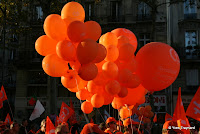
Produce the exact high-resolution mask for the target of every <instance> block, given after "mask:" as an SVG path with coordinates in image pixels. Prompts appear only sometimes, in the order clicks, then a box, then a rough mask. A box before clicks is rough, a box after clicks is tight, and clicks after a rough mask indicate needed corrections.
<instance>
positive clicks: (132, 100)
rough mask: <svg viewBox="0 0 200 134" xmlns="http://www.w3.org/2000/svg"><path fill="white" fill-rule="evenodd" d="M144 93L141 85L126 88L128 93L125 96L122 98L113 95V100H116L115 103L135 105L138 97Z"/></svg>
mask: <svg viewBox="0 0 200 134" xmlns="http://www.w3.org/2000/svg"><path fill="white" fill-rule="evenodd" d="M144 93H145V88H144V87H143V86H142V85H140V86H138V87H137V88H132V89H128V95H127V96H126V97H124V98H118V97H115V98H114V100H115V101H116V103H118V104H120V105H124V104H127V105H128V106H130V105H135V104H136V103H137V102H138V101H139V100H140V98H141V97H143V96H144ZM133 96H134V97H133Z"/></svg>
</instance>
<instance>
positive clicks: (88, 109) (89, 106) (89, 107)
mask: <svg viewBox="0 0 200 134" xmlns="http://www.w3.org/2000/svg"><path fill="white" fill-rule="evenodd" d="M81 110H82V111H83V112H84V113H86V114H89V113H91V112H92V111H93V106H92V104H91V102H88V101H85V102H83V103H82V104H81Z"/></svg>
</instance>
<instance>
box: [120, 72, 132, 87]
mask: <svg viewBox="0 0 200 134" xmlns="http://www.w3.org/2000/svg"><path fill="white" fill-rule="evenodd" d="M132 76H133V74H132V72H131V71H130V70H128V69H122V70H120V71H119V74H118V81H119V82H120V83H125V84H126V83H128V82H129V81H131V79H132Z"/></svg>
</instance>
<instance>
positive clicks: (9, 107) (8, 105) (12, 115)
mask: <svg viewBox="0 0 200 134" xmlns="http://www.w3.org/2000/svg"><path fill="white" fill-rule="evenodd" d="M7 102H8V106H9V108H10V113H11V116H12V119H14V116H13V113H12V109H11V107H10V103H9V101H8V99H7Z"/></svg>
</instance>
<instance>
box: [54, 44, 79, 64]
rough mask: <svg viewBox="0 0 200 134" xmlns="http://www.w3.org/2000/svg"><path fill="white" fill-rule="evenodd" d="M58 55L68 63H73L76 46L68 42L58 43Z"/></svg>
mask: <svg viewBox="0 0 200 134" xmlns="http://www.w3.org/2000/svg"><path fill="white" fill-rule="evenodd" d="M56 53H57V55H58V56H59V57H60V58H62V59H63V60H66V61H72V60H74V59H75V56H76V48H75V46H74V45H73V44H72V43H71V42H70V41H68V40H63V41H60V42H58V44H57V46H56Z"/></svg>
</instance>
